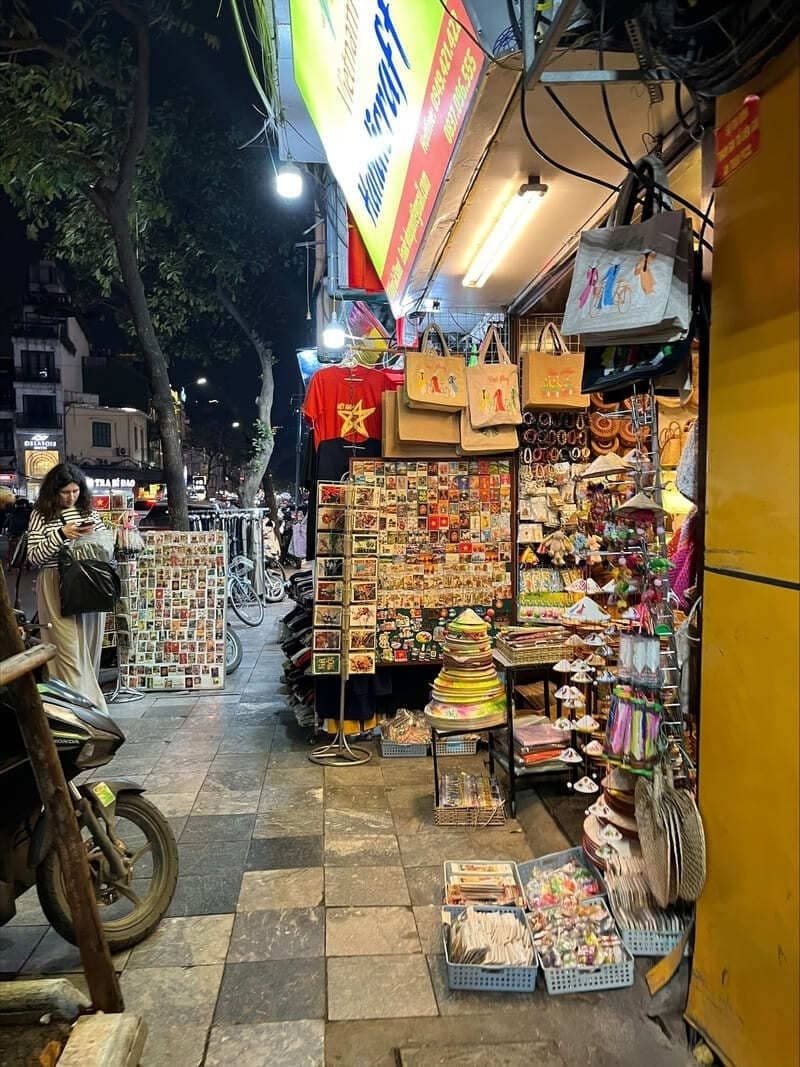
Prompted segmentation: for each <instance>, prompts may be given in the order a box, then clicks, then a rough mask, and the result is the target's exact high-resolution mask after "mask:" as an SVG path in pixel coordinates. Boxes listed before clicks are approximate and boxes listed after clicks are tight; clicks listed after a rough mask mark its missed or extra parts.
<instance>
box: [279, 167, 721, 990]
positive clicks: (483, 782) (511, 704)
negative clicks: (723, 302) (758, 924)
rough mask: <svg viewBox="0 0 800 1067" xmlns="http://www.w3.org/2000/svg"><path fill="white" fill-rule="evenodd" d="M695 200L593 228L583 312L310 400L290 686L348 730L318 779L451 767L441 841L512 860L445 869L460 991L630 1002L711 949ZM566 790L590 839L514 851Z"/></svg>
mask: <svg viewBox="0 0 800 1067" xmlns="http://www.w3.org/2000/svg"><path fill="white" fill-rule="evenodd" d="M650 165H651V164H650V162H649V161H648V162H647V164H646V166H650ZM651 175H652V171H651ZM659 177H660V178H663V176H662V175H661V173H660V172H659ZM645 189H646V185H645V184H644V182H643V183H642V185H641V188H636V187H635V183H634V181H633V180H631V182H629V183H626V185H625V187H624V188H623V190H622V192H621V194H620V199H621V201H623V200H625V199H626V198H628V199H630V200H635V199H636V196H637V195H638V194H639V193H642V192H643V191H645ZM670 208H671V204H670V203H669V202H668V201H667V199H666V197H665V198H664V199H663V200H662V201H659V203H658V206H657V208H656V209H654V210H653V211H652V213H651V214H649V215H648V217H644V218H642V219H640V220H639V221H637V222H636V223H631V222H628V221H626V222H624V223H622V224H621V225H618V226H612V227H602V228H598V229H594V230H587V231H586V232H584V233H583V235H582V237H581V242H580V246H579V249H578V252H577V257H576V262H575V269H574V271H573V274H572V283H571V287H570V290H569V292H568V293H567V294H566V297H565V304H564V308H563V310H562V311H561V312H560V313H558V314H554V313H551V314H550V315H549V316H547V317H541V316H538V315H535V314H534V315H528V316H525V317H520V318H516V319H513V320H512V319H508V318H504V317H502V316H500V317H499V318H498V316H496V315H495V316H494V317H493V318H489V317H485V319H484V321H483V322H481V323H479V324H478V327H477V329H476V331H475V332H474V333H472V334H471V335H470V336H469V337H465V336H463V335H459V333H458V331H457V330H456V331H454V330H452V329H450V328H445V329H443V328H442V326H441V324H440V323H438V322H436V321H425V322H424V324H421V325H423V328H421V330H420V332H419V339H418V343H417V345H415V346H413V347H412V346H408V347H402V348H400V347H397V346H387V348H386V351H385V353H384V354H383V355H382V357H381V358H380V359H379V360H377V361H376V360H375V358H374V352H370V356H369V359H366V358H364V357H363V355H362V353H361V352H360V350H359V346H358V344H357V343H355V342H354V343H352V344H351V345H349V346H348V348H347V349H346V352H345V354H344V356H343V358H342V360H341V362H340V363H338V364H337V365H334V366H328V367H323V368H321V369H320V370H318V371H317V372H316V374H315V375H314V377H313V378H312V379H311V382H310V385H309V389H308V393H307V397H306V402H305V408H304V412H305V416H306V418H307V420H308V422H309V424H310V434H309V448H308V455H307V463H306V479H307V482H306V484H307V488H308V490H309V493H310V501H311V506H310V509H309V534H308V538H309V540H308V548H307V552H306V557H307V558H308V559H309V560H313V570H312V572H309V573H307V574H304V575H300V576H298V577H296V578H295V580H294V583H293V595H294V597H295V599H296V600H297V605H296V607H295V608H293V609H292V611H290V613H289V614H288V615H287V616H286V618H285V619H284V622H283V634H284V650H285V652H286V656H287V665H286V675H285V676H286V681H287V683H288V684H289V686H290V689H291V690H292V693H293V698H292V699H293V702H294V705H295V708H296V711H297V717H298V722H300V723H301V724H302V725H307V726H311V725H313V726H314V727H316V729H317V730H318V731H319V732H320V733H321V734H326V735H328V740H327V741H324V743H322V744H320V745H319V747H317V748H316V749H314V750H313V751H312V753H311V756H310V759H311V760H312V761H315V762H318V763H322V764H324V765H334V766H353V781H354V784H355V786H356V787H357V783H358V765H359V764H361V763H363V762H366V761H368V760H369V759H371V758H380V759H398V758H403V757H404V756H417V757H428V756H429V757H430V767H431V805H432V809H433V823H434V825H437V826H443V827H444V826H448V827H453V826H456V827H458V826H460V827H470V828H474V829H481V830H482V831H483V832H485V834H486V857H487V861H486V862H480V861H475V862H472V863H470V864H464V863H460V862H457V861H456V860H455V859H453V861H452V862H451V861H450V860H449V859H448V861H447V862H446V863H445V875H444V883H445V884H444V886H443V893H444V901H445V905H444V908H443V929H444V935H445V943H446V949H447V959H448V974H449V980H450V984H451V986H452V987H453V988H488V989H508V990H517V991H529V990H532V989H533V988H534V986H535V983H536V977H537V970H538V968H541V969H542V972H543V975H544V983H545V986H546V988H547V990H548V992H550V993H564V992H573V991H580V990H584V991H585V990H592V989H600V988H605V989H611V988H616V987H620V986H627V985H630V984H632V982H633V974H634V972H633V956H634V955H646V956H655V957H659V956H666V955H668V954H669V953H671V952H674V953H675V954H676V956H677V962H678V963H679V962H680V958H681V954H682V953H683V951H684V950H685V948H686V945H687V944H688V941H689V934H690V929H691V918H692V908H693V904H694V902H695V901H696V900H697V898H698V897H699V895H700V893H701V891H702V889H703V885H704V879H705V865H706V857H705V841H704V834H703V824H702V820H701V818H700V814H699V811H698V807H697V804H696V800H695V791H696V786H697V771H696V767H697V692H696V656H694V655H693V652H692V648H693V646H696V645H697V639H696V635H697V631H696V629H695V628H694V618H695V612H696V610H697V605H698V603H699V595H698V594H699V591H698V573H697V563H698V558H699V544H700V542H699V538H701V537H702V529H701V526H700V522H699V518H698V516H699V514H700V510H699V509H698V504H699V503H701V501H702V492H703V487H702V475H701V470H702V467H703V463H702V462H701V458H700V457H701V452H702V448H703V440H704V436H703V430H702V426H701V423H700V418H699V416H700V409H701V405H700V404H699V396H700V393H701V391H702V388H703V386H702V376H703V365H704V360H706V358H707V328H706V325H705V320H704V319H703V316H704V314H705V308H704V304H703V301H704V299H705V298H706V295H707V294H706V287H705V285H704V283H703V282H702V279H701V277H700V273H699V270H698V269H697V267H698V266H699V258H698V257H697V253H696V251H695V249H694V246H693V241H692V223H691V221H690V220H689V218H688V216H687V215H686V214H685V213H684V212H683V211H682V210H671V209H670ZM695 259H697V264H695V263H693V261H694V260H695ZM693 268H694V269H693ZM693 275H694V277H695V279H696V280H695V281H694V283H693V282H692V277H693ZM622 287H626V291H627V292H628V293H629V295H628V296H627V297H626V300H625V303H624V306H621V305H620V300H619V297H618V293H619V291H621V288H622ZM475 349H476V350H475ZM376 730H377V732H378V734H379V738H380V742H379V746H378V749H377V751H376V752H375V753H374V754H373V752H372V750H371V749H370V747H368V745H367V743H366V741H365V737H366V736H367V735H370V734H374V732H375V731H376ZM359 735H360V736H359ZM323 740H324V739H323ZM476 753H478V754H479V755H480V756H482V757H484V767H483V769H482V770H479V771H475V772H474V773H472V771H471V772H469V773H468V772H464V771H459V769H458V759H457V757H459V756H461V755H474V754H476ZM471 766H472V770H473V771H474V763H473V764H472V765H471ZM543 781H548V782H550V783H555V787H556V789H557V790H559V791H560V792H561V793H562V794H563V795H564V797H566V798H572V799H573V800H574V803H573V810H580V812H581V818H582V829H581V834H580V838H579V840H577V841H575V848H573V849H572V850H570V851H569V852H567V853H563V854H557V855H552V856H546V857H540V858H539V859H538V860H534V861H532V862H531V863H529V864H521V865H519V866H517V865H515V864H510V863H499V862H496V861H493V860H491V859H490V857H492V854H493V853H492V828H493V827H495V826H498V825H502V824H503V823H504V822H505V821H506V819H507V818H509V817H513V816H515V815H516V813H517V810H518V806H519V805H520V804H522V803H524V798H523V794H524V792H525V790H527V789H529V788H530V787H534V788H535V787H536V785H537V784H540V783H542V782H543ZM584 813H585V817H584ZM445 859H447V857H445ZM498 905H500V906H503V907H504V908H506V909H512V910H502V911H499V910H497V908H498ZM487 968H488V969H487Z"/></svg>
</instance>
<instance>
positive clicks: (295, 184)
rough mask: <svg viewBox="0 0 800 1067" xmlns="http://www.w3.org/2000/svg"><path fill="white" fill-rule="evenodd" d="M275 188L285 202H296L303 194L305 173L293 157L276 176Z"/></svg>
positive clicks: (283, 164)
mask: <svg viewBox="0 0 800 1067" xmlns="http://www.w3.org/2000/svg"><path fill="white" fill-rule="evenodd" d="M275 188H276V189H277V190H278V196H282V197H283V199H284V200H296V199H297V198H298V197H299V196H301V195H302V193H303V172H302V171H301V170H300V168H299V167H298V166H297V164H296V163H295V162H294V160H293V159H292V157H291V156H289V158H288V159H287V160H286V162H285V163H282V164H281V166H280V170H279V171H278V173H277V174H276V175H275Z"/></svg>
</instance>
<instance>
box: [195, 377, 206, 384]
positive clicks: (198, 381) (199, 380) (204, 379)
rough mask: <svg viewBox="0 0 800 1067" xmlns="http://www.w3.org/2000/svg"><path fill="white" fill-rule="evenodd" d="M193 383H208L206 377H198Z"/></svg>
mask: <svg viewBox="0 0 800 1067" xmlns="http://www.w3.org/2000/svg"><path fill="white" fill-rule="evenodd" d="M195 385H208V378H198V379H197V381H196V382H195Z"/></svg>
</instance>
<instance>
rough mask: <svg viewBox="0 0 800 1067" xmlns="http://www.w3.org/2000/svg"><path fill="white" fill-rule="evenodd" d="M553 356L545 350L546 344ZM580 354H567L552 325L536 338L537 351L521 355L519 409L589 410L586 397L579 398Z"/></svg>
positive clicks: (581, 358) (550, 323)
mask: <svg viewBox="0 0 800 1067" xmlns="http://www.w3.org/2000/svg"><path fill="white" fill-rule="evenodd" d="M548 339H549V342H550V344H551V345H552V352H548V351H547V350H546V349H545V345H546V344H547V343H548ZM582 378H583V352H568V351H567V346H566V343H565V342H564V338H563V337H562V336H561V334H560V333H559V330H558V327H557V326H556V324H555V323H554V322H548V323H547V325H546V326H545V327H544V328H543V329H542V331H541V333H540V334H539V339H538V341H537V342H536V349H535V350H534V351H533V352H523V354H522V406H523V407H524V408H549V409H550V410H558V409H570V408H588V406H589V397H588V396H582V395H581V379H582Z"/></svg>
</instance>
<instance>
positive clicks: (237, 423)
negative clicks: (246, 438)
mask: <svg viewBox="0 0 800 1067" xmlns="http://www.w3.org/2000/svg"><path fill="white" fill-rule="evenodd" d="M231 426H232V427H233V428H234V430H238V429H239V427H240V426H241V423H240V422H232V423H231Z"/></svg>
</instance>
